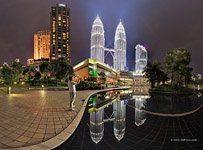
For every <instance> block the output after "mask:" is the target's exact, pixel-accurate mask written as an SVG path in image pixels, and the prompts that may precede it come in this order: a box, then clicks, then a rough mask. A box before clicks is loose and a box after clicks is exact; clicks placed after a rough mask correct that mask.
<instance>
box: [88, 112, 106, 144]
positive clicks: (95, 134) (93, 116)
mask: <svg viewBox="0 0 203 150" xmlns="http://www.w3.org/2000/svg"><path fill="white" fill-rule="evenodd" d="M103 135H104V110H103V109H102V110H99V111H96V112H91V113H90V136H91V139H92V141H94V142H95V143H99V142H100V141H101V139H102V138H103Z"/></svg>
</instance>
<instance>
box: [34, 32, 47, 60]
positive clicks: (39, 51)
mask: <svg viewBox="0 0 203 150" xmlns="http://www.w3.org/2000/svg"><path fill="white" fill-rule="evenodd" d="M49 58H50V32H49V31H39V32H37V33H36V34H35V35H34V60H41V59H49Z"/></svg>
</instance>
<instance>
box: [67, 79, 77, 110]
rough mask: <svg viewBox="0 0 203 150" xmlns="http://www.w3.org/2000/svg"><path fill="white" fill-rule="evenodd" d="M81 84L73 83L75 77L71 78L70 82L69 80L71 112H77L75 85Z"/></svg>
mask: <svg viewBox="0 0 203 150" xmlns="http://www.w3.org/2000/svg"><path fill="white" fill-rule="evenodd" d="M78 83H79V82H75V81H73V77H72V76H69V80H68V89H69V95H70V110H75V109H74V107H75V105H74V102H75V98H76V87H75V85H77V84H78Z"/></svg>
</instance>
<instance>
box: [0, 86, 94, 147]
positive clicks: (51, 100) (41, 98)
mask: <svg viewBox="0 0 203 150" xmlns="http://www.w3.org/2000/svg"><path fill="white" fill-rule="evenodd" d="M91 93H93V91H79V92H77V97H76V102H75V105H76V107H75V111H69V94H68V91H65V90H59V91H48V90H30V91H28V92H25V93H21V94H11V95H4V96H0V149H5V148H19V147H26V146H30V145H35V144H39V143H41V142H44V141H47V140H49V139H51V138H53V137H55V136H56V135H58V134H59V133H61V132H62V131H63V130H64V129H65V128H67V127H68V126H69V125H70V123H71V122H72V121H73V119H74V118H75V117H76V115H77V113H78V112H79V111H80V108H81V107H82V104H83V101H82V100H83V99H85V98H87V96H88V95H90V94H91Z"/></svg>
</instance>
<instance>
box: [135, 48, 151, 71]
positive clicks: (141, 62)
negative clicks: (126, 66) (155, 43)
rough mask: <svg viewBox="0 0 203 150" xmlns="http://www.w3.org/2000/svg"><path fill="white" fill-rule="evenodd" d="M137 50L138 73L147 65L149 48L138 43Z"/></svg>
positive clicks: (136, 68)
mask: <svg viewBox="0 0 203 150" xmlns="http://www.w3.org/2000/svg"><path fill="white" fill-rule="evenodd" d="M135 49H136V52H135V58H136V60H135V63H136V64H135V72H136V73H138V74H142V72H143V70H144V68H145V67H146V65H147V58H148V56H147V55H148V54H147V50H146V49H145V47H144V46H142V45H140V44H138V45H137V46H136V47H135Z"/></svg>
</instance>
